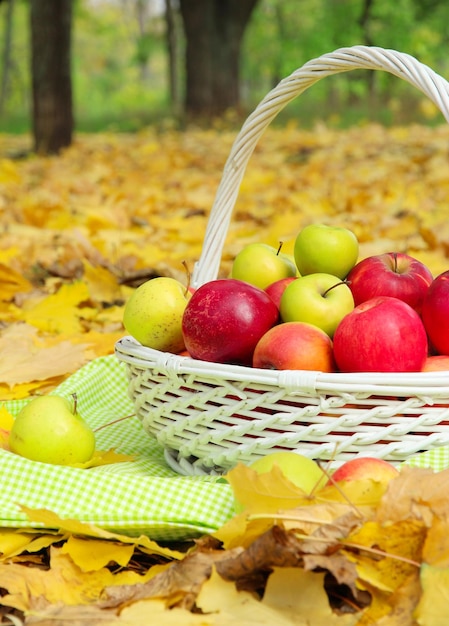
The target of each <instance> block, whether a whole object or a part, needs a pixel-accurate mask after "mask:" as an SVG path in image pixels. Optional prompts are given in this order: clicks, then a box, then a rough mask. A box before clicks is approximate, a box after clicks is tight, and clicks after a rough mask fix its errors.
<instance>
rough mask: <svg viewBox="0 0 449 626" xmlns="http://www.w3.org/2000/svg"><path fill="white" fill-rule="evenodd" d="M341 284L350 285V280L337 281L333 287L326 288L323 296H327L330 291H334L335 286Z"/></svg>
mask: <svg viewBox="0 0 449 626" xmlns="http://www.w3.org/2000/svg"><path fill="white" fill-rule="evenodd" d="M340 285H348V282H347V281H346V280H342V281H340V282H339V283H335V285H332V286H331V287H328V288H327V289H326V291H325V292H324V293H323V294H322V296H323V298H325V297H326V296H327V294H328V293H329V291H332V289H335V287H339V286H340Z"/></svg>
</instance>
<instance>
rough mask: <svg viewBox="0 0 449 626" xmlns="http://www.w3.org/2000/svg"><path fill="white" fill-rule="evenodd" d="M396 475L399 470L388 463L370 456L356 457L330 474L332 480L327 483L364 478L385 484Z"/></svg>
mask: <svg viewBox="0 0 449 626" xmlns="http://www.w3.org/2000/svg"><path fill="white" fill-rule="evenodd" d="M398 475H399V470H398V469H397V468H396V467H395V466H394V465H392V464H391V463H389V462H388V461H385V459H378V458H376V457H371V456H356V457H354V458H353V459H350V460H349V461H346V462H345V463H343V464H342V465H340V467H338V468H337V469H336V470H335V472H333V473H332V479H331V480H329V483H339V482H342V481H349V480H363V479H365V478H370V479H371V480H375V481H377V482H381V483H387V482H389V481H390V480H391V479H392V478H396V476H398Z"/></svg>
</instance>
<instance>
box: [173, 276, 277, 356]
mask: <svg viewBox="0 0 449 626" xmlns="http://www.w3.org/2000/svg"><path fill="white" fill-rule="evenodd" d="M278 320H279V311H278V308H277V306H276V305H275V304H274V302H273V300H272V299H271V298H270V296H269V295H268V294H267V293H265V291H263V290H262V289H259V288H258V287H255V286H254V285H250V284H249V283H247V282H245V281H241V280H236V279H234V278H221V279H217V280H212V281H210V282H208V283H205V284H204V285H201V287H198V289H197V290H196V291H195V293H194V294H193V295H192V297H191V299H190V300H189V302H188V304H187V306H186V308H185V311H184V315H183V318H182V332H183V337H184V342H185V349H186V350H187V351H188V352H189V354H190V355H191V356H192V358H194V359H201V360H203V361H213V362H215V363H234V364H240V365H251V362H252V358H253V352H254V348H255V347H256V344H257V342H258V341H259V339H260V338H261V337H262V335H264V334H265V333H266V332H267V331H268V330H269V329H270V328H271V327H272V326H274V325H275V324H277V323H278Z"/></svg>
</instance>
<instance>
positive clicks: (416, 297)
mask: <svg viewBox="0 0 449 626" xmlns="http://www.w3.org/2000/svg"><path fill="white" fill-rule="evenodd" d="M432 280H433V276H432V273H431V272H430V270H429V269H428V268H427V267H426V265H424V263H421V261H418V260H417V259H415V258H413V257H411V256H409V255H408V254H404V253H401V252H386V253H385V254H378V255H374V256H370V257H367V258H366V259H363V260H362V261H359V262H358V263H357V264H356V265H355V266H354V267H353V268H352V270H351V271H350V272H349V274H348V276H347V281H348V284H349V288H350V289H351V291H352V295H353V296H354V303H355V305H356V306H357V305H358V304H361V303H362V302H366V300H370V299H371V298H376V297H377V296H391V297H393V298H399V299H400V300H403V301H404V302H407V304H409V305H410V306H411V307H412V308H413V309H415V311H417V312H418V313H420V312H421V306H422V303H423V300H424V296H425V295H426V293H427V290H428V288H429V285H430V284H431V282H432Z"/></svg>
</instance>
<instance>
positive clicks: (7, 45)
mask: <svg viewBox="0 0 449 626" xmlns="http://www.w3.org/2000/svg"><path fill="white" fill-rule="evenodd" d="M13 1H14V0H8V2H7V6H6V13H5V30H4V44H3V51H2V65H3V67H2V70H3V71H2V82H1V85H0V115H2V113H3V111H4V109H5V105H6V101H7V99H8V91H9V79H10V75H11V65H12V54H11V52H12V24H13V9H14V4H13Z"/></svg>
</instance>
